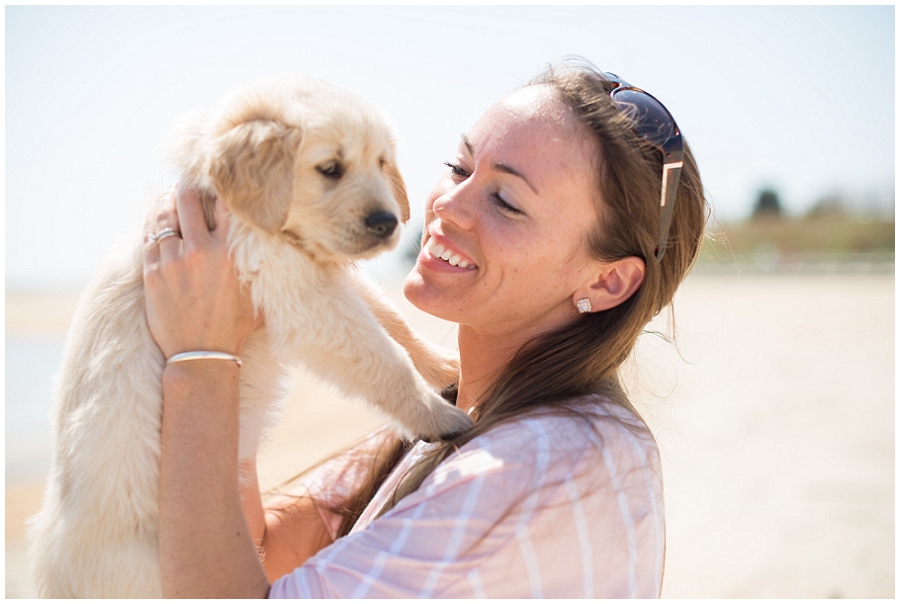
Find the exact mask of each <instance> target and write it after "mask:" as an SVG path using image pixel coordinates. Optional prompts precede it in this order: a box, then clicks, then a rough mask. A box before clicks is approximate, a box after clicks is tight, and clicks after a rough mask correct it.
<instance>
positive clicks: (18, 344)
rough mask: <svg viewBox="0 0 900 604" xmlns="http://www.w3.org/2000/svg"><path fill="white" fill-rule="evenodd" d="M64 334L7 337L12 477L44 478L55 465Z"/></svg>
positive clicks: (8, 465) (8, 475)
mask: <svg viewBox="0 0 900 604" xmlns="http://www.w3.org/2000/svg"><path fill="white" fill-rule="evenodd" d="M64 344H65V339H64V338H63V337H60V336H18V335H15V336H10V335H7V336H6V482H7V484H10V483H14V482H31V481H35V480H42V479H43V477H44V475H46V473H47V470H48V469H49V468H50V455H51V450H52V444H53V441H52V437H51V413H52V410H53V378H54V376H55V375H56V374H57V372H58V371H59V368H60V365H61V364H62V358H63V346H64Z"/></svg>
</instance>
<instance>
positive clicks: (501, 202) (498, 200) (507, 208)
mask: <svg viewBox="0 0 900 604" xmlns="http://www.w3.org/2000/svg"><path fill="white" fill-rule="evenodd" d="M491 198H492V199H493V200H494V203H495V204H497V206H498V207H499V208H500V209H501V210H502V211H504V212H508V213H510V214H525V212H523V211H522V210H520V209H519V208H517V207H515V206H512V205H510V204H508V203H507V202H506V200H505V199H503V197H501V196H500V194H499V193H492V194H491Z"/></svg>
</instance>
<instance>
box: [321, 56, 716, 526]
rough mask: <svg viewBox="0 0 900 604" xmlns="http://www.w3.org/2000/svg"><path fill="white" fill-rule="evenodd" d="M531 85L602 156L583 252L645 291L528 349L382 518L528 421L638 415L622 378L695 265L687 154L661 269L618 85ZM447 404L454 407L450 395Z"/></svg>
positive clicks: (648, 159)
mask: <svg viewBox="0 0 900 604" xmlns="http://www.w3.org/2000/svg"><path fill="white" fill-rule="evenodd" d="M527 85H528V86H537V85H540V86H551V87H553V88H554V89H555V90H556V91H557V92H558V94H559V95H560V98H561V99H562V100H563V101H564V102H565V103H566V105H568V106H569V107H570V108H571V109H572V111H573V112H574V114H575V116H576V117H577V119H578V121H579V122H580V123H581V124H583V126H584V128H585V132H586V135H587V136H589V137H591V138H592V139H593V140H594V141H595V142H596V146H595V147H592V148H595V149H596V148H599V150H600V154H599V157H598V158H597V160H596V167H597V172H598V179H597V183H598V188H599V191H598V193H599V194H598V195H597V196H596V199H597V202H596V203H597V215H598V217H599V220H598V226H597V228H596V229H595V230H594V232H593V233H592V235H591V236H590V238H589V241H586V242H585V244H586V246H587V247H588V249H589V250H590V254H591V255H592V256H593V257H594V258H596V259H599V260H604V261H612V260H617V259H620V258H625V257H629V256H638V257H640V258H642V259H644V261H645V263H646V274H645V277H644V281H643V284H642V285H641V287H640V288H639V289H638V291H637V292H636V293H635V294H634V295H632V296H631V297H630V298H629V299H628V300H626V301H625V302H623V303H622V304H620V305H619V306H616V307H614V308H611V309H609V310H605V311H602V312H594V313H588V314H585V315H581V316H580V317H579V318H578V319H577V320H576V321H574V322H573V323H571V324H570V325H567V326H564V327H562V328H560V329H557V330H555V331H551V332H548V333H544V334H541V335H539V336H537V337H535V338H534V339H532V340H531V341H529V342H527V343H526V344H525V345H524V346H523V347H522V348H521V349H520V350H519V351H518V352H517V353H516V354H515V355H514V357H513V358H512V360H511V361H510V362H509V364H508V365H507V367H506V368H505V369H504V371H503V372H502V373H501V375H500V376H499V378H498V379H497V381H496V383H495V384H494V385H493V387H492V388H491V389H489V391H488V392H487V393H486V394H485V395H484V396H483V398H482V399H481V400H479V401H477V402H476V404H475V406H474V412H473V417H474V419H475V425H474V426H473V427H472V428H471V429H470V430H468V431H466V432H465V433H462V434H459V435H457V436H455V437H453V438H451V439H450V440H447V441H444V442H442V443H440V444H439V445H438V446H437V447H436V448H435V449H433V450H432V451H430V452H429V453H428V454H426V455H425V457H424V458H423V459H422V460H421V461H420V462H419V463H418V464H417V465H416V466H415V467H414V468H413V469H412V470H411V471H410V472H409V474H408V475H407V476H406V477H404V479H403V481H402V482H401V484H400V486H399V487H398V489H397V491H396V492H395V493H394V494H393V496H392V498H391V500H390V501H389V502H388V504H387V505H386V506H385V508H384V509H383V510H381V513H384V512H385V511H387V510H389V509H390V508H392V507H393V506H394V505H396V503H397V502H398V501H400V499H402V498H403V497H405V496H406V495H408V494H409V493H412V492H413V491H415V490H416V489H418V488H419V486H420V485H421V484H422V482H423V481H424V480H425V478H426V477H427V476H428V475H429V474H430V473H431V472H432V471H433V470H434V469H435V468H436V467H437V466H438V464H440V463H441V462H442V461H443V460H444V459H446V457H447V456H448V455H450V453H452V452H453V451H454V450H456V449H458V448H459V447H461V446H463V445H464V444H466V443H467V442H469V441H471V440H472V439H474V438H476V437H478V436H480V435H482V434H485V433H486V432H488V431H490V430H492V429H494V428H496V427H497V426H499V425H500V424H503V423H505V422H508V421H511V420H514V419H518V418H521V417H522V414H523V413H525V412H528V411H533V410H538V409H542V410H549V411H551V412H553V413H558V414H560V415H566V416H569V417H576V418H580V419H583V420H584V421H586V422H589V424H590V425H592V426H593V425H594V422H595V421H596V419H597V417H599V416H601V415H602V413H601V410H600V409H599V408H597V409H595V410H591V409H590V408H589V407H586V406H585V405H583V404H581V405H579V404H575V403H576V402H577V401H576V399H577V398H578V397H583V396H584V395H587V394H591V393H597V394H601V395H603V396H604V397H605V398H606V399H607V400H610V401H612V402H613V403H615V404H619V405H622V406H623V407H626V408H627V409H629V410H630V411H631V412H632V413H634V409H633V408H632V406H631V404H630V402H629V401H628V398H627V396H626V395H625V393H624V391H623V389H622V388H621V386H620V382H619V377H618V369H619V367H620V365H621V364H622V363H623V361H625V359H626V358H627V357H628V355H629V353H630V352H631V350H632V348H633V347H634V344H635V342H636V341H637V338H638V336H640V335H641V333H642V332H643V329H644V327H645V326H646V325H647V323H648V322H649V321H650V319H652V318H653V316H655V315H656V314H657V313H658V312H659V311H660V310H662V309H663V308H664V307H666V306H667V305H668V304H669V303H670V302H671V301H672V297H673V296H674V294H675V290H676V288H677V287H678V285H679V284H680V283H681V281H682V280H683V279H684V277H685V276H686V275H687V273H688V271H689V270H690V268H691V266H692V264H693V262H694V260H695V258H696V256H697V251H698V249H699V246H700V242H701V240H702V237H703V233H704V226H705V223H706V218H707V213H708V212H707V206H706V200H705V198H704V195H703V187H702V185H701V182H700V174H699V171H698V169H697V164H696V162H695V161H694V157H693V155H692V153H691V151H690V149H689V148H688V146H687V144H685V150H684V166H683V168H682V171H681V179H680V183H679V186H678V192H677V197H676V200H675V204H674V210H673V216H672V224H671V229H670V232H669V238H668V243H667V246H666V252H665V255H664V256H663V258H662V260H661V261H659V262H657V261H656V259H655V255H654V253H655V249H656V246H657V240H658V238H659V221H660V210H659V197H660V188H661V172H662V163H661V162H662V160H661V154H660V151H659V149H658V148H657V147H655V146H654V145H652V144H650V143H648V142H647V141H646V140H644V139H643V138H641V137H640V136H638V135H637V134H636V133H635V132H634V130H633V126H632V124H631V123H629V121H628V118H627V117H626V116H625V115H623V114H622V113H620V112H619V111H618V109H616V107H615V106H614V105H613V103H612V101H611V99H610V97H609V92H610V90H612V88H613V87H614V84H612V83H610V82H609V81H608V80H606V79H605V78H604V77H603V76H602V74H601V72H599V71H598V70H597V69H596V68H594V67H593V66H591V65H589V64H587V63H586V62H584V61H582V60H567V61H565V62H563V63H561V64H559V65H556V66H550V67H548V68H547V69H546V70H545V71H544V72H543V73H542V74H540V75H539V76H538V77H537V78H535V79H534V80H532V81H531V82H530V83H529V84H527ZM446 396H447V398H450V399H451V400H452V399H453V398H455V397H454V396H453V395H452V393H448V395H446ZM634 414H635V416H636V417H638V418H639V416H637V414H636V413H634ZM639 423H640V424H641V428H643V429H646V427H645V426H643V424H642V422H639ZM629 427H630V428H635V426H629ZM404 446H405V444H404V443H402V442H399V439H398V440H397V441H396V442H394V443H393V444H391V445H389V450H387V451H384V452H382V453H381V454H379V455H378V456H377V458H375V459H373V460H371V461H370V463H373V465H374V466H375V467H373V468H372V471H371V473H370V476H371V480H370V481H368V482H367V483H366V484H364V485H362V486H361V487H360V488H359V489H358V491H357V492H356V493H355V494H354V495H353V496H352V497H351V498H350V500H348V501H346V502H344V504H343V505H342V506H341V507H340V508H339V509H334V510H333V511H335V512H337V513H339V514H340V515H342V516H343V522H342V524H341V528H340V529H339V531H338V535H339V536H340V535H345V534H347V533H348V532H349V531H350V529H351V528H352V527H353V524H354V523H355V522H356V520H357V519H358V518H359V516H360V514H362V511H363V509H365V507H366V505H368V503H369V502H370V501H371V499H372V497H373V496H374V494H375V492H376V491H377V489H378V487H379V486H380V484H381V483H382V482H383V480H384V479H385V477H386V476H387V475H388V474H389V473H390V470H391V469H392V468H393V467H394V466H395V465H396V463H397V462H398V460H399V459H400V457H401V455H402V452H403V450H404Z"/></svg>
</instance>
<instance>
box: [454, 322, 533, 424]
mask: <svg viewBox="0 0 900 604" xmlns="http://www.w3.org/2000/svg"><path fill="white" fill-rule="evenodd" d="M457 340H458V342H459V360H460V378H459V394H458V396H457V399H456V405H457V407H459V408H460V409H463V410H465V411H468V409H469V408H470V407H471V406H472V405H473V404H475V402H476V401H478V400H479V399H480V398H481V397H482V396H483V395H484V393H485V392H487V391H488V390H489V389H490V388H491V386H493V385H494V382H495V381H496V380H497V378H498V377H499V376H500V373H501V372H502V371H503V369H504V367H506V364H507V363H509V361H510V359H512V357H513V355H514V354H515V353H516V351H517V350H518V349H519V347H520V346H521V345H522V343H523V341H524V340H523V339H522V338H521V337H518V338H516V337H508V336H507V337H503V336H498V335H497V334H485V333H483V332H478V331H476V330H474V329H472V328H471V327H468V326H465V325H460V326H459V331H458V334H457Z"/></svg>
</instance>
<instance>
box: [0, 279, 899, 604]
mask: <svg viewBox="0 0 900 604" xmlns="http://www.w3.org/2000/svg"><path fill="white" fill-rule="evenodd" d="M389 293H390V294H391V295H392V297H393V298H394V299H395V301H396V302H397V304H398V306H399V307H400V308H401V309H402V310H403V312H404V313H405V314H406V315H407V316H408V317H409V319H410V321H411V322H412V324H413V325H414V326H415V327H416V328H417V329H418V330H419V331H421V332H422V333H423V334H425V335H426V336H427V337H429V338H430V339H431V340H433V341H435V342H439V343H443V344H445V345H448V346H453V345H454V340H455V335H454V330H453V328H452V326H451V325H449V324H447V323H445V322H442V321H439V320H436V319H434V318H431V317H428V316H426V315H423V314H422V313H420V312H418V311H417V310H415V309H413V308H412V307H411V306H410V305H409V304H408V303H406V302H405V300H403V299H402V296H400V295H399V289H398V288H397V287H393V288H391V290H390V292H389ZM74 299H75V296H74V293H73V292H70V293H68V294H59V293H52V294H50V293H43V294H41V293H30V294H26V293H17V292H7V296H6V309H7V313H6V330H7V355H9V353H10V348H9V342H10V338H11V337H17V338H31V337H35V338H39V337H46V336H54V337H60V336H61V334H63V333H64V331H65V329H66V327H67V325H68V319H69V317H70V315H71V311H72V308H73V305H74ZM674 316H675V326H676V330H675V332H674V335H675V340H674V343H671V342H670V341H667V340H669V339H670V338H667V337H661V336H659V335H654V334H647V335H645V336H643V337H642V340H641V343H640V345H639V347H638V349H637V351H636V352H635V354H634V355H633V359H632V361H631V362H630V363H629V364H628V367H627V368H626V372H625V374H626V380H627V383H628V384H629V388H630V391H631V393H632V395H633V400H634V402H635V405H636V407H637V408H638V409H639V411H641V412H642V413H643V415H644V417H645V419H646V420H647V422H648V423H649V424H650V425H651V427H652V428H653V430H654V432H655V434H656V435H657V439H658V441H659V445H660V450H661V453H662V459H663V469H664V479H665V497H666V508H667V516H666V520H667V536H668V546H667V558H666V575H665V580H664V587H663V596H665V597H674V598H687V597H691V598H714V597H741V598H769V597H784V598H800V597H803V598H831V597H843V598H868V597H878V598H892V597H893V596H894V564H895V560H894V399H895V396H894V387H895V386H894V361H895V352H894V333H895V330H894V277H893V274H887V275H868V276H864V275H860V276H854V275H819V276H811V275H806V276H804V275H754V276H748V275H745V276H723V275H720V276H714V275H694V276H691V277H690V278H689V279H688V281H687V282H686V283H685V285H684V286H683V288H682V290H681V291H680V293H679V295H678V297H677V298H676V301H675V305H674ZM670 318H671V317H670V315H668V314H667V313H664V314H663V315H661V316H660V317H658V319H657V320H656V321H654V322H653V324H651V327H650V329H651V330H653V331H658V332H661V333H662V334H664V335H667V336H671V334H672V331H671V327H670V325H671V322H670V320H669V319H670ZM9 362H10V361H9V359H8V360H7V367H9ZM7 371H8V373H7V382H8V383H9V380H10V379H11V376H10V375H9V370H7ZM7 393H9V386H8V387H7ZM7 396H9V394H7ZM14 403H15V402H14V401H10V400H7V418H9V414H10V405H11V404H14ZM378 421H379V418H378V417H377V416H376V415H374V414H373V413H371V412H370V411H369V410H368V409H366V408H365V406H364V405H363V404H362V403H360V402H358V401H353V400H343V399H341V398H340V397H339V396H337V395H336V394H335V393H334V392H333V391H332V390H331V389H330V388H328V387H327V386H325V385H323V384H321V383H319V382H317V381H316V380H314V379H312V378H310V377H308V376H306V375H304V374H302V373H297V374H296V375H295V376H294V379H293V382H292V389H291V395H290V400H289V401H288V403H287V405H286V412H285V416H284V419H283V422H282V424H281V425H280V426H279V428H278V429H277V430H276V431H275V432H274V433H273V435H272V436H271V439H270V441H269V442H268V444H267V445H266V447H265V449H264V450H263V452H262V453H261V455H260V476H261V481H262V483H263V486H264V487H269V486H274V485H277V484H278V483H280V482H281V481H283V480H285V479H287V478H289V477H290V476H292V475H294V474H296V473H297V472H298V471H299V470H302V469H303V468H304V467H306V466H308V465H309V464H311V463H313V462H315V461H317V460H318V459H320V458H322V457H324V456H326V455H328V454H329V453H330V452H332V451H334V450H336V449H338V448H340V447H342V446H345V445H347V444H349V443H351V442H353V441H354V440H355V439H357V438H359V437H360V436H361V435H362V434H364V433H365V432H367V431H368V430H369V429H370V428H371V427H373V426H374V425H376V424H377V423H378ZM14 437H15V435H11V434H10V431H9V427H8V428H7V458H6V459H7V462H6V463H7V478H6V596H7V597H12V598H19V597H29V596H31V595H33V591H32V588H31V584H30V579H29V576H28V570H27V563H26V561H25V549H24V547H25V543H24V521H25V519H26V518H27V517H28V516H30V515H31V514H33V513H34V512H35V511H36V510H37V508H38V506H39V504H40V496H41V490H42V482H43V478H44V477H43V475H40V474H39V473H38V474H34V473H32V474H30V475H29V474H28V473H23V472H22V471H21V468H17V467H14V466H15V464H16V463H17V462H18V460H17V459H16V458H15V456H12V455H11V451H15V450H17V449H14V448H11V444H10V443H11V441H12V440H14Z"/></svg>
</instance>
